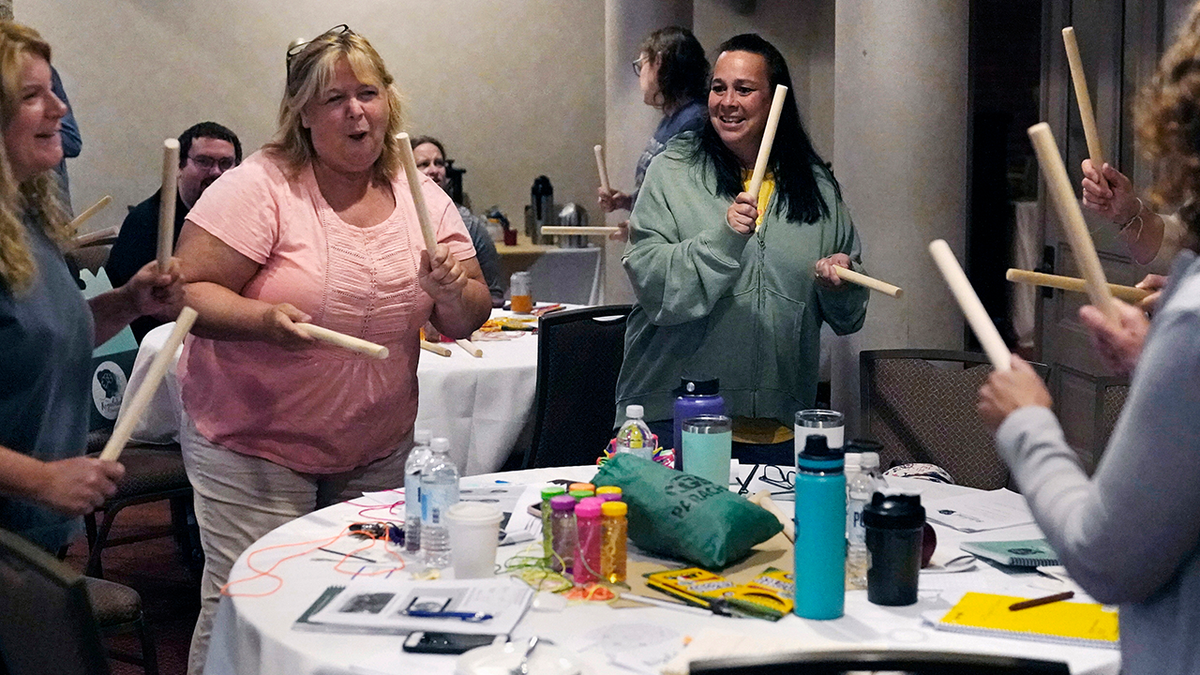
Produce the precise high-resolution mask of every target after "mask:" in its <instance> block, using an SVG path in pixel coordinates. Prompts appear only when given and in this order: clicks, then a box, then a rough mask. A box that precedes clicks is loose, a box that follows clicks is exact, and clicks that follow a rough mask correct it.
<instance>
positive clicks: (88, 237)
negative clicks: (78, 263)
mask: <svg viewBox="0 0 1200 675" xmlns="http://www.w3.org/2000/svg"><path fill="white" fill-rule="evenodd" d="M119 234H121V228H120V226H117V225H114V226H112V227H106V228H104V229H103V230H96V231H95V232H88V233H87V234H81V235H79V236H78V237H74V238H72V239H71V244H72V245H74V246H75V247H76V248H82V247H84V246H91V245H92V244H94V243H96V242H98V241H104V240H106V239H116V238H117V235H119Z"/></svg>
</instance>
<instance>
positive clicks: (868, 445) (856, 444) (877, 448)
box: [845, 438, 883, 454]
mask: <svg viewBox="0 0 1200 675" xmlns="http://www.w3.org/2000/svg"><path fill="white" fill-rule="evenodd" d="M845 450H846V452H874V453H876V454H879V453H882V452H883V443H879V442H877V441H872V440H871V439H869V438H856V439H854V440H852V441H850V442H849V443H847V444H846V445H845Z"/></svg>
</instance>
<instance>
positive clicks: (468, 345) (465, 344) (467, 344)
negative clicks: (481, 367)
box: [454, 340, 483, 359]
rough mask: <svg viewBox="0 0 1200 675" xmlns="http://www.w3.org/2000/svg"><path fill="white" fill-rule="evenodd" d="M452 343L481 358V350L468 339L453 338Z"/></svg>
mask: <svg viewBox="0 0 1200 675" xmlns="http://www.w3.org/2000/svg"><path fill="white" fill-rule="evenodd" d="M454 344H456V345H458V346H459V347H462V348H463V350H464V351H466V352H467V353H468V354H470V355H471V356H474V357H475V358H477V359H482V358H483V350H482V349H480V348H479V347H478V346H477V345H476V344H475V343H474V342H471V341H470V340H455V341H454Z"/></svg>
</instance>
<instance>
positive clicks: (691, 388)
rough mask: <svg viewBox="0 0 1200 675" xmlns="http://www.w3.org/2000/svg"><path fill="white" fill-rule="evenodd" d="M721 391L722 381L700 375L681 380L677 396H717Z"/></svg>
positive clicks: (676, 392)
mask: <svg viewBox="0 0 1200 675" xmlns="http://www.w3.org/2000/svg"><path fill="white" fill-rule="evenodd" d="M720 390H721V380H720V379H718V378H715V377H712V378H710V377H708V376H706V375H700V376H697V377H681V378H679V388H678V389H676V390H675V395H676V396H716V395H717V394H718V393H719V392H720Z"/></svg>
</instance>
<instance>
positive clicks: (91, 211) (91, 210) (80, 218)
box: [71, 195, 112, 232]
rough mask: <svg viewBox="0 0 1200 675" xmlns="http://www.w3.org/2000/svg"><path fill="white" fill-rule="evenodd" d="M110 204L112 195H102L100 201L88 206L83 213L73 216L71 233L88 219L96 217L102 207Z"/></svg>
mask: <svg viewBox="0 0 1200 675" xmlns="http://www.w3.org/2000/svg"><path fill="white" fill-rule="evenodd" d="M111 203H112V195H104V196H103V197H101V198H100V201H98V202H96V203H95V204H92V205H91V206H89V207H88V210H87V211H84V212H83V213H81V214H79V215H77V216H75V220H72V221H71V231H72V232H74V231H75V230H76V229H78V228H79V226H80V225H82V224H84V223H85V222H87V220H88V218H91V217H92V216H94V215H96V214H97V213H100V212H101V211H103V210H104V207H106V206H108V205H109V204H111Z"/></svg>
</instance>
